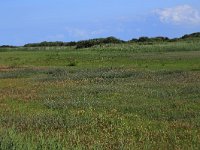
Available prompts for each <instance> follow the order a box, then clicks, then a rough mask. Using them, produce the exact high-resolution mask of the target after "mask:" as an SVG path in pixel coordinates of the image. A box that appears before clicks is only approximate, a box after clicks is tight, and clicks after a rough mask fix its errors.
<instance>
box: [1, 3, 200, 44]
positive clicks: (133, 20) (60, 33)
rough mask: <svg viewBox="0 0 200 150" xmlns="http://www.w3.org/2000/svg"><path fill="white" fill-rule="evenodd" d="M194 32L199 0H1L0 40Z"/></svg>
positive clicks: (197, 25) (16, 41)
mask: <svg viewBox="0 0 200 150" xmlns="http://www.w3.org/2000/svg"><path fill="white" fill-rule="evenodd" d="M193 32H200V1H199V0H34V1H28V0H0V45H24V44H26V43H34V42H42V41H78V40H85V39H91V38H100V37H108V36H115V37H117V38H120V39H123V40H130V39H133V38H138V37H141V36H149V37H155V36H167V37H170V38H174V37H180V36H182V35H184V34H189V33H193Z"/></svg>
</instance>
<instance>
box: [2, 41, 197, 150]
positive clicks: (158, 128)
mask: <svg viewBox="0 0 200 150" xmlns="http://www.w3.org/2000/svg"><path fill="white" fill-rule="evenodd" d="M199 110H200V40H196V41H182V42H171V43H157V44H146V45H140V44H134V43H133V44H131V43H129V44H127V43H126V44H110V45H109V44H108V45H103V46H94V47H92V48H86V49H75V48H74V47H51V48H49V47H45V48H15V49H9V48H2V49H0V149H2V150H4V149H48V150H49V149H52V150H53V149H56V150H59V149H60V150H61V149H199V148H200V111H199Z"/></svg>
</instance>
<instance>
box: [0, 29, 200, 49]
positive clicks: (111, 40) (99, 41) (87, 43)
mask: <svg viewBox="0 0 200 150" xmlns="http://www.w3.org/2000/svg"><path fill="white" fill-rule="evenodd" d="M194 38H200V32H196V33H192V34H186V35H184V36H182V37H180V38H173V39H170V38H168V37H162V36H159V37H145V36H143V37H140V38H138V39H136V38H133V39H131V40H129V41H123V40H120V39H118V38H116V37H107V38H96V39H89V40H82V41H77V42H75V41H71V42H62V41H56V42H47V41H44V42H41V43H29V44H25V45H24V47H55V46H59V47H60V46H75V47H76V49H80V48H88V47H92V46H95V45H103V44H118V43H139V44H143V43H144V44H153V43H156V42H176V41H180V40H192V39H194ZM0 48H15V46H9V45H3V46H0Z"/></svg>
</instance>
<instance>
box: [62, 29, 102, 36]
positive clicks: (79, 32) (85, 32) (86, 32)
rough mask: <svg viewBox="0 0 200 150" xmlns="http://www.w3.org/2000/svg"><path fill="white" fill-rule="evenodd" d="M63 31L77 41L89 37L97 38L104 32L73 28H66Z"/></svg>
mask: <svg viewBox="0 0 200 150" xmlns="http://www.w3.org/2000/svg"><path fill="white" fill-rule="evenodd" d="M65 30H66V32H67V34H68V35H69V36H71V37H75V38H79V39H86V38H90V37H91V36H97V35H100V34H102V33H104V32H105V30H103V29H98V30H88V29H81V28H73V27H66V28H65Z"/></svg>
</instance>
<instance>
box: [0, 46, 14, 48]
mask: <svg viewBox="0 0 200 150" xmlns="http://www.w3.org/2000/svg"><path fill="white" fill-rule="evenodd" d="M15 47H16V46H12V45H2V46H0V48H15Z"/></svg>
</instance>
